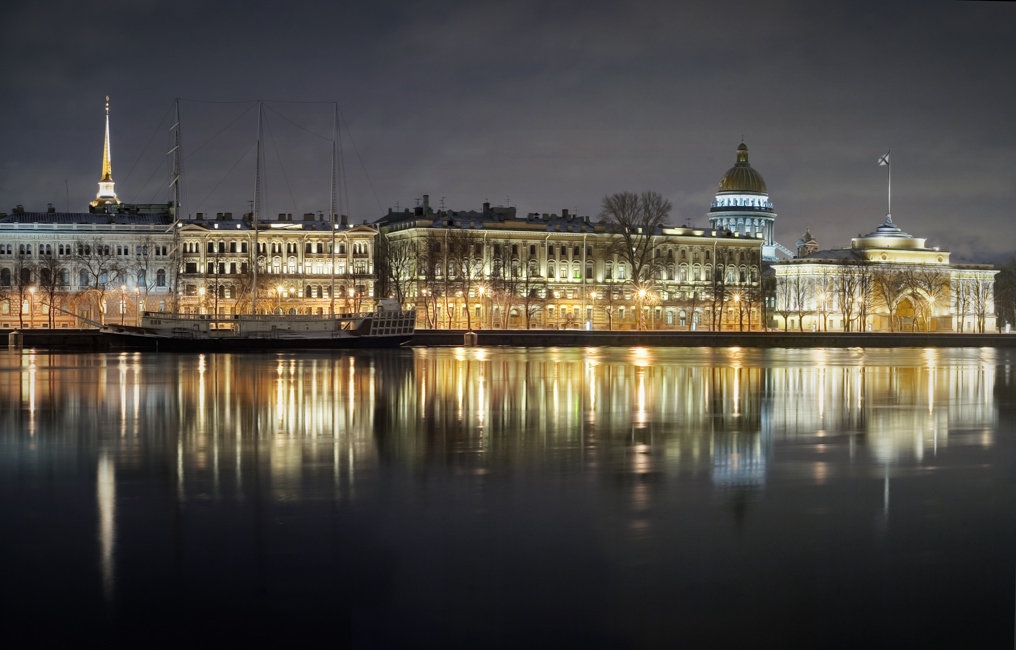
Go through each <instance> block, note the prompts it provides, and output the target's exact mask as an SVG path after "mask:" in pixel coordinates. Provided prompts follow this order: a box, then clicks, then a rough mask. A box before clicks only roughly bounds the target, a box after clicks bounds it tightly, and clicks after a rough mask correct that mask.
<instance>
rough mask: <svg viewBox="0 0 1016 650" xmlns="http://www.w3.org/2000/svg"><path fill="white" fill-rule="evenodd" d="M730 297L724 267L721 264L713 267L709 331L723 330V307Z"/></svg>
mask: <svg viewBox="0 0 1016 650" xmlns="http://www.w3.org/2000/svg"><path fill="white" fill-rule="evenodd" d="M727 296H728V292H727V281H726V274H725V273H724V271H723V265H722V264H721V263H719V259H717V264H716V265H715V266H714V267H713V281H712V285H711V286H710V294H709V300H710V303H709V323H710V324H709V329H711V330H713V331H717V330H722V329H723V307H724V305H725V303H726V300H727Z"/></svg>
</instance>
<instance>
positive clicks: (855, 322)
mask: <svg viewBox="0 0 1016 650" xmlns="http://www.w3.org/2000/svg"><path fill="white" fill-rule="evenodd" d="M801 244H802V252H804V253H806V254H804V255H803V256H802V257H799V258H796V259H791V260H785V261H781V262H778V263H776V264H774V269H775V272H776V297H775V308H774V312H775V318H776V322H777V325H778V327H780V328H784V329H787V330H808V331H825V330H828V331H882V332H886V331H932V332H934V331H938V332H989V331H994V329H995V313H994V311H995V305H994V276H995V274H996V273H997V271H996V270H995V269H994V268H993V267H992V266H990V265H986V264H956V263H952V262H951V261H950V259H949V251H947V250H942V249H941V248H939V247H937V246H934V247H931V246H928V245H927V244H926V240H925V238H923V237H914V236H913V235H910V234H908V233H906V232H904V231H903V230H902V229H900V227H899V226H897V225H896V224H895V223H893V221H892V218H891V217H886V219H885V221H884V222H883V223H882V224H881V225H879V226H878V227H877V228H876V229H875V230H874V231H872V232H870V233H868V234H867V235H864V236H861V237H855V238H854V239H853V240H851V244H850V247H849V248H842V249H833V250H814V248H815V247H816V245H815V243H814V239H813V238H812V237H811V235H810V233H806V237H802V242H801Z"/></svg>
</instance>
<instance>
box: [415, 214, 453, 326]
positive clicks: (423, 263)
mask: <svg viewBox="0 0 1016 650" xmlns="http://www.w3.org/2000/svg"><path fill="white" fill-rule="evenodd" d="M443 240H444V235H443V234H439V233H434V232H431V233H427V235H425V236H424V237H422V238H421V239H419V240H418V241H417V242H416V250H415V253H414V257H415V259H416V271H417V278H418V282H419V285H420V286H419V290H418V291H419V293H420V295H422V296H423V302H424V308H425V312H426V317H427V326H428V327H431V328H433V327H439V326H440V322H441V319H440V314H441V309H440V301H441V299H442V298H444V299H445V302H446V305H447V291H448V285H447V279H448V273H447V268H446V266H447V264H446V261H447V260H446V257H445V251H444V249H443Z"/></svg>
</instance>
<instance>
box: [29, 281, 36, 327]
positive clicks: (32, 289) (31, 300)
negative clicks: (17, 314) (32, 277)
mask: <svg viewBox="0 0 1016 650" xmlns="http://www.w3.org/2000/svg"><path fill="white" fill-rule="evenodd" d="M28 327H29V328H32V327H35V287H29V288H28Z"/></svg>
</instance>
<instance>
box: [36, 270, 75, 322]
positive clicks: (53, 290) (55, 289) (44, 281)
mask: <svg viewBox="0 0 1016 650" xmlns="http://www.w3.org/2000/svg"><path fill="white" fill-rule="evenodd" d="M68 274H69V270H68V269H67V266H66V265H65V264H64V262H63V260H62V259H60V258H59V257H57V256H55V255H53V254H52V253H49V254H46V255H43V256H42V257H41V258H40V260H39V288H40V289H41V290H42V293H43V295H44V296H45V300H46V305H47V310H46V311H47V314H48V315H49V327H50V329H52V328H53V326H54V318H55V316H56V311H57V310H58V309H60V308H61V304H62V303H63V300H62V297H63V296H62V292H61V289H62V288H64V287H66V286H67V282H66V279H67V278H66V277H65V276H66V275H68Z"/></svg>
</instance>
